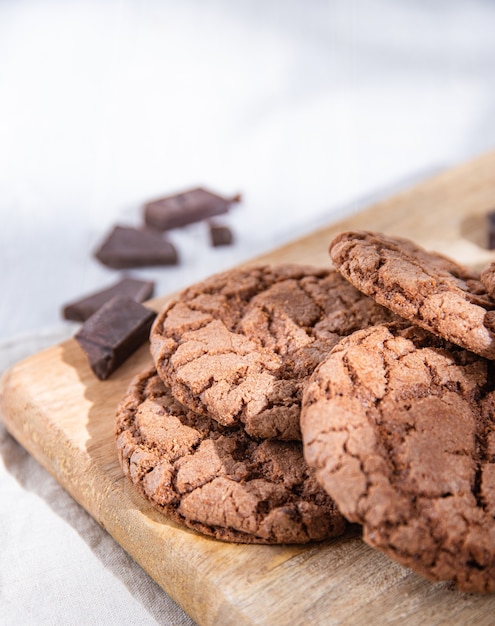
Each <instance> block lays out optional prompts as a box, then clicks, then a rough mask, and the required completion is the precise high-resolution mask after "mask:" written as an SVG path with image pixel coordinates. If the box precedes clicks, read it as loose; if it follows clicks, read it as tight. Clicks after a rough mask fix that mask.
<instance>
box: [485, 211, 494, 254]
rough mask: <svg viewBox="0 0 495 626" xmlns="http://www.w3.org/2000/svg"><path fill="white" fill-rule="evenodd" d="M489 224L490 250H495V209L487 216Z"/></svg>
mask: <svg viewBox="0 0 495 626" xmlns="http://www.w3.org/2000/svg"><path fill="white" fill-rule="evenodd" d="M486 221H487V225H488V238H487V239H488V250H495V211H491V212H490V213H488V215H487V216H486Z"/></svg>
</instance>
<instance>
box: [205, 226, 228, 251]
mask: <svg viewBox="0 0 495 626" xmlns="http://www.w3.org/2000/svg"><path fill="white" fill-rule="evenodd" d="M209 226H210V242H211V245H212V246H213V247H214V248H216V247H217V246H230V245H231V243H232V242H233V240H234V238H233V235H232V231H231V230H230V228H229V227H228V226H224V225H222V224H214V223H213V222H210V224H209Z"/></svg>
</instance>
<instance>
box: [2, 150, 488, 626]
mask: <svg viewBox="0 0 495 626" xmlns="http://www.w3.org/2000/svg"><path fill="white" fill-rule="evenodd" d="M493 209H495V152H494V153H491V154H488V155H485V156H483V157H481V158H479V159H477V160H475V161H473V162H471V163H468V164H466V165H462V166H460V167H457V168H455V169H453V170H451V171H448V172H445V173H442V174H440V175H438V176H436V177H434V178H433V179H431V180H429V181H427V182H425V183H422V184H421V185H419V186H418V187H416V188H414V189H411V190H408V191H406V192H403V193H400V194H398V195H396V196H395V197H393V198H390V199H388V200H385V201H382V202H379V203H377V204H376V205H374V206H372V207H371V208H369V209H367V210H365V211H362V212H360V213H358V214H355V215H353V216H351V217H348V218H347V219H345V220H342V221H340V222H338V223H333V224H330V225H329V226H327V227H325V228H322V229H321V230H318V231H317V232H315V233H313V234H311V235H309V236H306V237H304V238H302V239H299V240H298V241H294V242H293V243H290V244H289V245H286V246H283V247H282V248H280V249H277V250H274V251H273V252H270V253H269V254H266V255H264V256H263V257H259V258H258V259H256V262H260V261H261V262H274V263H278V262H288V261H294V262H301V263H312V264H315V265H323V266H328V265H330V262H329V257H328V253H327V249H328V244H329V242H330V240H331V238H332V237H333V235H334V234H336V233H338V232H340V231H342V230H347V229H370V230H378V231H382V232H386V233H390V234H396V235H403V236H406V237H410V238H412V239H414V240H415V241H417V242H418V243H421V244H422V245H424V246H426V247H427V248H431V249H436V250H438V251H441V252H443V253H446V254H448V255H450V256H452V257H453V258H455V259H457V260H459V261H461V262H463V263H469V264H472V265H481V264H483V263H485V262H486V261H488V260H491V259H495V253H493V252H489V251H488V250H486V249H485V248H484V247H483V246H484V241H485V238H486V228H485V217H484V216H485V214H486V213H487V212H488V211H491V210H493ZM165 300H166V299H165V298H162V299H158V300H155V301H152V302H151V303H150V305H151V306H153V307H154V308H158V307H160V306H161V305H163V303H164V302H165ZM148 363H151V359H150V356H149V353H148V347H147V346H143V347H142V349H140V350H139V351H138V352H137V353H136V354H135V355H134V356H133V357H132V358H131V359H129V360H128V361H127V362H126V363H125V364H124V365H123V366H122V367H121V368H120V369H119V370H118V371H117V372H116V373H115V374H114V375H113V376H112V377H111V378H110V379H109V380H107V381H105V382H100V381H98V380H97V379H96V378H95V377H94V376H93V374H92V373H91V371H90V370H89V368H88V365H87V362H86V357H85V356H84V354H83V353H82V351H81V349H80V348H79V346H78V344H77V343H76V342H75V341H74V340H72V339H71V340H68V341H65V342H64V343H62V344H60V345H57V346H55V347H52V348H49V349H47V350H44V351H43V352H40V353H39V354H36V355H34V356H32V357H29V358H28V359H26V360H24V361H22V362H20V363H18V364H16V365H15V366H13V367H12V368H11V369H10V370H9V371H7V372H6V373H5V374H4V376H3V378H2V381H1V383H0V412H1V415H2V418H3V421H4V423H5V425H6V427H7V429H8V430H9V432H10V433H11V434H12V435H13V436H14V437H15V438H16V439H17V440H18V441H19V442H20V443H21V444H22V445H23V446H24V447H25V448H26V449H27V450H28V451H29V452H30V453H31V454H32V455H33V456H34V457H35V458H36V459H37V460H38V461H39V462H40V463H41V464H42V465H43V466H44V467H45V468H46V469H47V470H48V471H49V472H50V473H51V474H52V475H53V476H54V477H55V478H56V479H57V480H58V481H59V482H60V484H61V485H62V486H63V487H64V488H65V489H66V490H67V491H68V492H69V493H70V494H71V495H72V496H73V497H74V498H75V499H76V500H77V501H78V502H79V503H80V504H81V506H83V507H84V508H85V509H86V510H87V511H88V512H89V513H90V514H91V515H92V516H93V517H94V518H95V519H96V520H97V521H98V522H99V523H100V524H101V525H102V526H103V527H104V528H105V529H106V530H107V531H108V532H109V533H110V534H111V535H112V536H113V537H114V538H115V539H116V540H117V541H118V542H119V543H120V544H121V545H122V546H123V547H124V548H125V550H127V552H128V553H129V554H130V555H132V557H133V558H134V559H135V560H136V561H137V562H138V563H140V565H141V566H142V567H143V568H144V569H145V570H146V571H147V572H148V573H149V574H150V575H151V576H152V577H153V578H154V579H155V580H156V581H157V582H158V583H159V584H160V585H161V586H162V587H163V588H164V589H165V590H166V591H167V592H168V593H169V594H170V595H171V596H172V597H173V598H174V599H175V600H176V601H177V602H178V603H179V604H180V605H181V606H182V607H183V609H184V610H185V611H186V612H187V613H188V614H189V615H190V616H191V617H192V618H193V619H194V620H195V621H196V622H197V623H198V624H201V625H215V626H221V625H223V624H225V625H229V626H230V625H231V624H237V625H238V626H241V625H244V624H266V625H270V626H274V625H278V624H283V625H285V624H291V625H299V624H308V625H309V624H311V625H312V626H313V625H319V624H325V625H328V624H353V625H356V624H378V623H379V624H391V623H399V622H400V623H401V624H403V625H407V624H414V625H416V624H422V623H427V624H429V625H433V624H446V623H448V624H468V623H469V624H494V623H495V596H494V595H488V596H479V595H478V596H477V595H469V594H461V593H458V592H457V591H455V590H453V589H452V588H451V586H450V585H448V584H445V583H438V584H432V583H430V582H427V581H426V580H424V579H423V578H421V577H420V576H417V575H416V574H414V573H412V572H411V571H409V570H408V569H405V568H403V567H402V566H400V565H398V564H396V563H394V562H393V561H391V560H389V559H388V558H387V557H385V556H383V555H382V554H380V553H377V552H375V551H373V550H372V549H371V548H369V547H368V546H366V545H365V544H364V543H363V542H362V541H361V539H360V537H359V535H358V533H356V532H355V533H354V534H350V535H348V536H345V537H343V538H340V539H337V540H335V541H330V542H327V543H324V544H319V545H313V546H309V547H308V546H305V547H304V546H303V547H302V546H292V547H287V546H244V545H229V544H224V543H221V542H218V541H215V540H213V539H208V538H204V537H202V536H200V535H198V534H196V533H194V532H192V531H189V530H184V529H183V528H180V527H179V526H177V525H176V524H174V523H171V522H168V521H167V520H166V519H163V518H162V517H161V516H160V515H159V514H158V513H157V512H155V511H154V510H153V509H152V508H151V507H150V506H148V504H147V503H146V501H145V500H144V499H143V498H141V497H140V496H139V495H137V494H136V493H135V492H134V490H133V487H132V486H131V485H130V484H129V483H128V482H127V480H125V479H124V477H123V475H122V472H121V470H120V467H119V464H118V461H117V456H116V451H115V446H114V441H113V420H114V412H115V407H116V405H117V403H118V401H119V400H120V398H121V396H122V395H123V394H124V392H125V389H126V387H127V385H128V383H129V381H130V379H131V377H132V376H133V375H134V374H135V373H137V372H139V371H141V370H143V369H144V368H145V367H146V365H147V364H148Z"/></svg>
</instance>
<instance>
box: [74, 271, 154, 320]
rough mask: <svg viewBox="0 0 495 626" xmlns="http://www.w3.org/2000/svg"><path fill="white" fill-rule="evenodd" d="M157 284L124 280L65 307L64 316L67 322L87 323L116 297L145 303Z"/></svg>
mask: <svg viewBox="0 0 495 626" xmlns="http://www.w3.org/2000/svg"><path fill="white" fill-rule="evenodd" d="M154 287H155V284H154V282H153V281H145V280H138V279H137V278H123V279H122V280H119V281H118V282H116V283H115V284H113V285H111V286H110V287H108V288H107V289H102V290H101V291H95V292H94V293H92V294H90V295H88V296H86V297H84V298H81V299H80V300H76V301H74V302H71V303H70V304H67V305H65V307H64V309H63V316H64V319H66V320H73V321H75V322H85V321H86V320H87V319H88V317H91V316H92V315H93V313H96V311H98V309H99V308H100V307H102V306H103V305H104V304H105V302H108V301H109V300H111V298H113V297H114V296H122V297H127V298H132V300H135V301H136V302H143V301H144V300H147V299H148V298H151V296H152V295H153V290H154Z"/></svg>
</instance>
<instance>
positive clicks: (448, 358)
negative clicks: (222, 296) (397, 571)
mask: <svg viewBox="0 0 495 626" xmlns="http://www.w3.org/2000/svg"><path fill="white" fill-rule="evenodd" d="M494 368H495V364H494V363H493V362H492V361H489V360H486V359H484V358H482V357H480V356H478V355H476V354H474V353H473V352H469V351H467V350H464V349H462V348H459V347H458V346H456V345H454V344H450V343H447V342H445V341H443V340H442V339H440V338H438V337H435V336H434V335H431V334H430V333H428V332H427V331H424V330H422V329H420V328H418V327H412V326H410V327H404V326H402V327H401V326H400V325H396V326H393V325H389V326H377V327H375V328H369V329H365V330H361V331H358V332H356V333H355V334H353V335H352V336H350V337H347V338H345V339H343V340H342V341H341V342H340V343H339V345H338V346H336V347H335V348H334V349H333V351H332V352H331V354H330V355H329V356H328V358H327V359H326V360H325V361H324V362H322V363H321V364H320V366H319V367H318V368H317V369H316V370H315V372H314V373H313V376H312V377H311V380H310V382H309V383H308V386H307V388H306V391H305V394H304V399H303V406H302V412H301V429H302V433H303V442H304V453H305V458H306V460H307V462H308V464H309V465H310V466H311V467H314V468H315V469H316V472H317V478H318V480H319V482H320V484H321V485H322V486H323V487H324V488H325V489H326V491H327V492H328V493H329V495H331V496H332V497H333V498H334V500H335V502H336V503H337V506H338V507H339V509H340V511H341V512H342V514H343V515H344V516H345V517H346V518H347V519H348V520H350V521H351V522H357V523H359V524H362V525H363V535H364V539H365V541H366V542H367V543H369V544H370V545H371V546H373V547H375V548H378V549H379V550H381V551H383V552H385V553H386V554H388V555H389V556H391V557H392V558H394V559H396V560H397V561H398V562H400V563H402V564H403V565H406V566H408V567H410V568H412V569H413V570H415V571H416V572H418V573H420V574H422V575H424V576H425V577H427V578H429V579H431V580H436V581H439V580H453V581H454V582H455V583H456V585H457V587H458V588H459V589H460V590H463V591H471V592H486V591H490V592H491V591H495V392H494V387H495V377H494V374H495V372H494Z"/></svg>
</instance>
